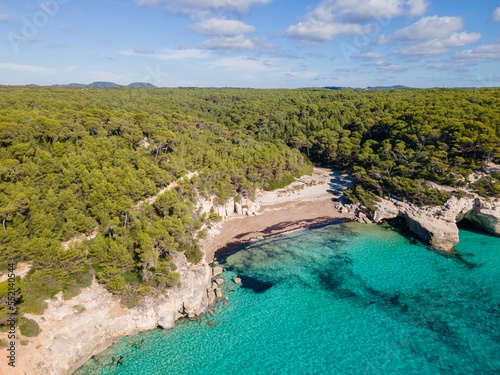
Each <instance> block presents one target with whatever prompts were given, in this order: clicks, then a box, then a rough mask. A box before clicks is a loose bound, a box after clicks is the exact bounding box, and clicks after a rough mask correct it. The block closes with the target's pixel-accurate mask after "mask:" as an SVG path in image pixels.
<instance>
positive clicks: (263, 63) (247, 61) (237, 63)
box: [210, 56, 278, 72]
mask: <svg viewBox="0 0 500 375" xmlns="http://www.w3.org/2000/svg"><path fill="white" fill-rule="evenodd" d="M210 66H211V67H212V68H225V69H228V70H232V71H244V72H263V71H273V70H278V68H276V67H273V66H272V64H271V63H270V62H269V60H262V59H259V58H255V57H249V56H234V57H228V58H225V59H220V60H217V61H213V62H211V63H210Z"/></svg>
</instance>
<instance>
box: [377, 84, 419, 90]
mask: <svg viewBox="0 0 500 375" xmlns="http://www.w3.org/2000/svg"><path fill="white" fill-rule="evenodd" d="M367 89H369V90H390V89H411V87H408V86H403V85H394V86H368V87H367Z"/></svg>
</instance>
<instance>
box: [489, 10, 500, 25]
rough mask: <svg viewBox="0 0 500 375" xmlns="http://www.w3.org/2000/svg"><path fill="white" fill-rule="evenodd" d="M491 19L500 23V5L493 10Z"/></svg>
mask: <svg viewBox="0 0 500 375" xmlns="http://www.w3.org/2000/svg"><path fill="white" fill-rule="evenodd" d="M491 20H492V21H493V22H498V23H500V7H498V8H497V9H495V10H494V11H493V14H492V15H491Z"/></svg>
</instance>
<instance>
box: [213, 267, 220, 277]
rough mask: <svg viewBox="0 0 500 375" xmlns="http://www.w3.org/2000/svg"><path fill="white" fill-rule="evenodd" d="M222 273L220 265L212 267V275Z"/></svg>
mask: <svg viewBox="0 0 500 375" xmlns="http://www.w3.org/2000/svg"><path fill="white" fill-rule="evenodd" d="M221 273H222V268H221V267H214V268H212V277H215V276H219V275H220V274H221Z"/></svg>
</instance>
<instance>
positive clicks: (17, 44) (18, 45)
mask: <svg viewBox="0 0 500 375" xmlns="http://www.w3.org/2000/svg"><path fill="white" fill-rule="evenodd" d="M93 81H114V82H116V83H119V84H128V83H130V82H136V81H145V82H150V83H152V84H155V85H157V86H166V87H177V86H200V87H226V86H231V87H257V88H274V87H284V88H295V87H310V86H315V87H322V86H351V87H366V86H380V85H382V86H385V85H394V84H402V85H406V86H412V87H435V86H445V87H462V86H500V3H499V2H498V1H490V0H479V1H468V0H456V1H444V0H323V1H309V0H297V1H293V0H85V1H82V0H38V1H31V0H0V84H9V85H23V84H30V83H34V84H39V85H49V84H64V83H70V82H79V83H90V82H93Z"/></svg>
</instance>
